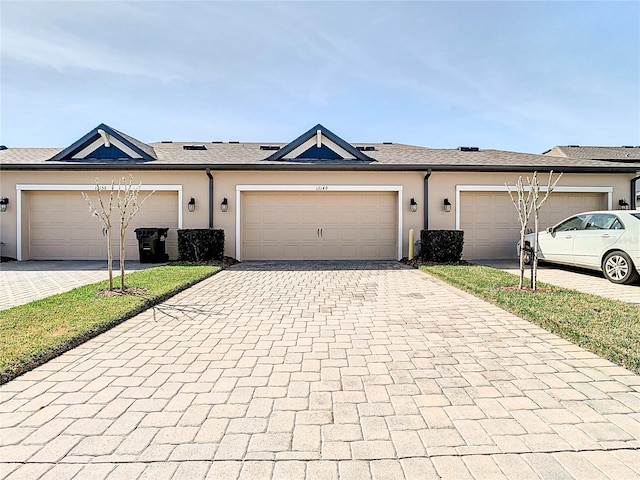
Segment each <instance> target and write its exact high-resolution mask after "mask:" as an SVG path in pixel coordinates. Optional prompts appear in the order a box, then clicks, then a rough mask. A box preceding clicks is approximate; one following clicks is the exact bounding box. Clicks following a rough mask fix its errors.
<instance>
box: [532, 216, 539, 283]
mask: <svg viewBox="0 0 640 480" xmlns="http://www.w3.org/2000/svg"><path fill="white" fill-rule="evenodd" d="M533 221H534V228H535V232H536V233H535V235H534V236H533V258H532V259H531V261H532V262H533V268H532V269H531V289H532V290H536V289H537V288H538V210H537V209H536V211H535V215H534V219H533Z"/></svg>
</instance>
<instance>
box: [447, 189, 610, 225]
mask: <svg viewBox="0 0 640 480" xmlns="http://www.w3.org/2000/svg"><path fill="white" fill-rule="evenodd" d="M509 190H511V191H512V192H514V193H515V191H516V190H515V187H507V186H506V185H456V230H460V192H508V191H509ZM529 190H530V187H528V186H527V187H525V191H529ZM547 190H548V187H546V186H540V191H541V192H546V191H547ZM553 191H554V192H564V193H606V194H607V210H611V209H612V208H613V187H556V188H554V189H553Z"/></svg>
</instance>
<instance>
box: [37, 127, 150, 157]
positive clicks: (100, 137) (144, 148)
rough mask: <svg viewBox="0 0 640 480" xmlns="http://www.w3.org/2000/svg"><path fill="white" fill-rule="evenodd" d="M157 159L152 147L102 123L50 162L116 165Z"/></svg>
mask: <svg viewBox="0 0 640 480" xmlns="http://www.w3.org/2000/svg"><path fill="white" fill-rule="evenodd" d="M156 159H157V157H156V154H155V151H154V149H153V147H151V146H150V145H147V144H146V143H143V142H141V141H139V140H136V139H135V138H133V137H130V136H129V135H125V134H124V133H122V132H119V131H118V130H116V129H115V128H111V127H110V126H109V125H106V124H104V123H101V124H100V125H98V126H97V127H96V128H94V129H93V130H91V131H90V132H89V133H87V134H86V135H84V136H83V137H82V138H80V139H79V140H77V141H75V142H74V143H72V144H71V145H69V146H68V147H67V148H65V149H64V150H62V151H61V152H59V153H57V154H56V155H54V156H53V157H51V158H50V159H49V160H52V161H71V162H72V161H82V162H87V161H89V162H91V161H96V162H102V163H103V162H114V163H115V162H119V161H152V160H156Z"/></svg>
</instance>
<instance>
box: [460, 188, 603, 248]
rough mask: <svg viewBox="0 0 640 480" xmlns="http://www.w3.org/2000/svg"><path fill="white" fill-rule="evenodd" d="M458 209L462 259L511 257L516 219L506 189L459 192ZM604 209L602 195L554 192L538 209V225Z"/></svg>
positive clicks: (517, 228)
mask: <svg viewBox="0 0 640 480" xmlns="http://www.w3.org/2000/svg"><path fill="white" fill-rule="evenodd" d="M459 208H460V228H461V230H464V232H465V234H464V250H463V257H464V258H465V259H480V258H515V256H516V249H515V246H516V243H517V242H518V240H519V238H520V222H519V220H518V214H517V212H516V210H515V207H514V206H513V203H512V202H511V199H510V198H509V195H508V194H507V193H506V192H462V193H461V195H460V207H459ZM604 208H606V195H605V194H601V193H568V192H554V193H552V194H551V196H550V197H549V198H548V200H547V201H546V202H545V204H544V206H543V207H542V209H541V211H540V228H541V229H544V228H546V227H548V226H551V225H554V224H556V223H558V222H559V221H561V220H563V219H565V218H567V217H569V216H571V215H573V214H575V213H578V212H582V211H587V210H601V209H604ZM532 227H533V220H532V221H531V223H530V228H532Z"/></svg>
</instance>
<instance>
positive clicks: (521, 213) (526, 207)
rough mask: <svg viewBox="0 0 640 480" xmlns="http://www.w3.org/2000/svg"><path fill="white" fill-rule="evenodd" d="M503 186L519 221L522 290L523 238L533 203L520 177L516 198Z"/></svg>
mask: <svg viewBox="0 0 640 480" xmlns="http://www.w3.org/2000/svg"><path fill="white" fill-rule="evenodd" d="M534 175H535V172H534ZM527 181H528V179H527ZM505 186H506V187H507V192H508V193H509V197H511V201H512V202H513V206H514V207H516V211H517V212H518V220H519V221H520V252H519V254H520V281H519V283H518V288H519V289H523V288H524V270H525V254H526V250H525V248H524V246H525V243H524V237H525V235H526V234H527V225H528V224H529V217H530V216H531V209H532V208H533V203H532V202H531V189H526V188H525V186H524V182H523V181H522V176H520V177H518V181H517V182H516V185H515V188H516V193H517V198H514V196H513V194H512V193H511V188H510V187H509V185H508V184H506V183H505Z"/></svg>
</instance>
